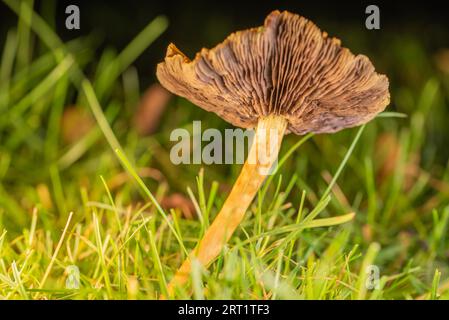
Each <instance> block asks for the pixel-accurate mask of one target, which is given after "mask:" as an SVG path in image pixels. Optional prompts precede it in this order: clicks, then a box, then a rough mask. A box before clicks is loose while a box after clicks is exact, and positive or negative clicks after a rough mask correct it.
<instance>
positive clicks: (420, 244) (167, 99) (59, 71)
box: [0, 0, 449, 299]
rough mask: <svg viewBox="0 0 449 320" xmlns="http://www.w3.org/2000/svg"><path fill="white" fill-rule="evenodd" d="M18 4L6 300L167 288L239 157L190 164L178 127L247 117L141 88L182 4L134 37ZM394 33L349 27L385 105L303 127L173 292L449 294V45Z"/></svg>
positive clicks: (222, 195)
mask: <svg viewBox="0 0 449 320" xmlns="http://www.w3.org/2000/svg"><path fill="white" fill-rule="evenodd" d="M3 2H4V4H3V5H4V6H5V5H6V6H7V7H9V8H10V9H11V12H10V13H11V14H12V15H13V14H15V15H16V17H17V24H16V25H12V26H11V27H10V28H9V31H8V32H7V34H5V35H4V37H3V39H4V41H3V42H0V52H1V53H0V59H1V60H0V299H158V298H160V296H161V294H162V295H164V294H166V293H167V285H168V283H169V281H170V279H171V278H172V277H173V275H174V273H175V272H176V270H177V268H178V267H179V266H180V265H181V263H182V261H183V260H184V259H185V257H186V256H187V254H188V252H189V251H190V250H191V249H192V248H193V247H194V246H195V244H196V243H197V242H198V240H199V239H200V238H201V236H202V235H203V233H204V231H205V230H206V229H207V227H208V226H209V224H210V222H211V221H213V219H214V217H215V215H216V214H217V213H218V211H219V210H220V208H221V207H222V204H223V202H224V200H225V199H226V196H227V194H228V193H229V191H230V188H231V187H232V185H233V182H234V181H235V180H236V177H237V176H238V173H239V170H240V168H241V165H238V164H234V165H230V164H223V165H184V164H180V165H175V164H173V163H172V162H171V161H170V149H171V147H172V146H173V144H174V142H172V141H170V133H171V132H172V131H173V130H174V129H176V128H185V129H187V130H189V131H192V126H193V121H195V120H201V121H202V125H203V127H205V126H207V127H208V128H217V129H219V130H221V131H223V130H224V129H226V128H232V126H231V125H229V124H227V123H226V122H224V121H223V120H222V119H220V118H219V117H218V116H216V115H215V114H212V113H208V112H206V111H204V110H202V109H200V108H198V107H196V106H194V105H193V104H192V103H190V102H189V101H187V100H185V99H183V98H180V97H176V96H173V95H169V94H168V93H167V92H166V91H164V90H163V89H162V88H161V87H160V86H159V85H158V84H157V83H156V82H155V83H154V84H152V85H151V86H150V87H149V88H147V87H143V86H142V85H141V79H140V75H139V69H138V68H137V67H135V66H134V62H135V60H136V59H137V58H138V57H139V56H140V55H141V54H142V53H143V52H144V51H146V50H149V51H151V50H152V44H153V42H154V41H155V40H156V39H158V37H160V36H161V35H162V34H163V33H164V32H166V31H167V30H169V28H170V19H169V18H167V17H165V16H159V17H157V18H155V19H154V20H152V21H149V23H148V25H147V26H146V27H145V28H144V29H142V30H141V32H140V33H139V34H136V35H135V37H134V38H133V39H130V41H129V43H128V44H127V45H126V46H125V47H124V48H121V49H120V50H118V49H116V48H111V47H106V48H104V46H100V45H99V43H98V39H97V38H96V37H95V36H94V35H92V36H82V37H79V38H75V39H73V40H70V41H68V42H63V41H62V40H61V39H60V37H59V36H58V34H57V33H56V32H55V31H54V30H53V28H52V27H51V26H50V25H49V24H48V23H47V19H46V18H45V17H42V16H41V15H40V14H41V13H40V12H39V10H37V11H34V10H33V9H32V7H30V5H29V4H30V3H32V2H31V1H22V2H18V1H14V0H3ZM6 6H5V7H6ZM262 20H263V17H261V21H262ZM329 31H331V30H329ZM2 36H3V35H2ZM354 37H355V38H357V37H356V36H354ZM382 40H383V41H384V42H383V45H382V50H380V49H379V48H377V49H372V48H371V49H370V48H367V47H364V42H363V41H360V42H357V39H353V40H351V41H354V43H358V45H357V46H358V49H360V50H362V51H365V52H368V55H369V56H370V58H372V60H373V62H374V64H375V65H376V67H379V69H380V70H381V72H382V73H385V74H387V75H388V77H389V79H390V83H391V85H390V92H391V103H390V105H389V106H388V107H387V109H386V111H385V112H384V113H381V114H379V115H378V116H377V117H376V118H375V119H374V120H373V121H372V122H370V123H368V124H367V125H365V126H362V127H358V128H352V129H347V130H343V131H341V132H339V133H336V134H332V135H331V134H323V135H312V134H309V135H306V136H302V137H298V136H295V135H288V136H287V137H286V138H285V142H284V144H283V146H282V149H281V152H280V158H279V164H280V166H279V168H278V170H277V172H276V174H274V175H272V176H269V178H268V179H267V180H266V181H265V184H264V185H263V187H262V188H261V189H260V190H259V192H258V195H257V198H256V199H255V200H254V201H253V203H252V205H251V206H250V208H249V210H248V212H247V213H246V217H245V220H244V221H243V223H242V224H241V226H240V227H239V229H238V230H237V232H236V233H235V234H234V236H233V237H232V238H231V241H230V242H229V243H228V245H227V246H226V248H225V250H223V252H222V253H221V255H220V256H219V258H218V259H217V260H216V261H214V262H213V264H212V265H211V266H210V267H209V268H208V269H207V270H206V269H205V268H203V267H201V266H200V265H199V264H195V263H194V264H193V270H192V273H191V279H190V283H189V285H188V286H185V287H183V288H178V290H177V291H176V294H175V297H174V298H186V299H189V298H194V299H448V298H449V264H448V259H449V241H448V238H447V233H448V220H449V170H448V169H447V159H448V156H449V152H448V149H447V145H448V142H449V128H448V126H447V124H446V121H445V120H447V119H448V117H449V67H448V66H449V54H448V51H447V50H449V49H444V48H437V50H434V51H431V50H429V49H428V48H426V47H425V45H424V44H423V43H421V42H420V41H419V40H417V39H416V38H414V37H411V36H404V35H403V34H397V35H394V34H393V35H388V36H385V37H384V38H382ZM219 41H221V39H219V38H218V39H217V42H219ZM348 46H349V45H348ZM198 49H199V48H198ZM160 56H161V57H162V56H163V53H162V52H161V55H160ZM148 110H156V111H154V112H150V111H148ZM148 112H149V113H150V114H151V115H152V116H150V117H148ZM204 129H206V128H203V130H204ZM73 270H75V271H73ZM72 272H76V273H78V272H79V283H78V281H74V280H73V278H72V274H71V273H72Z"/></svg>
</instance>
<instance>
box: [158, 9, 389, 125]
mask: <svg viewBox="0 0 449 320" xmlns="http://www.w3.org/2000/svg"><path fill="white" fill-rule="evenodd" d="M157 77H158V79H159V81H160V82H161V83H162V85H164V86H165V87H166V88H167V89H169V90H170V91H172V92H173V93H176V94H178V95H180V96H182V97H185V98H187V99H188V100H190V101H192V102H193V103H194V104H196V105H198V106H200V107H201V108H203V109H205V110H207V111H212V112H215V113H216V114H218V115H219V116H220V117H222V118H223V119H224V120H226V121H228V122H230V123H231V124H233V125H235V126H238V127H242V128H253V127H255V125H256V124H257V121H258V119H259V118H260V117H266V116H268V115H273V114H274V115H281V116H284V117H285V118H286V119H287V120H288V128H287V130H288V132H294V133H296V134H305V133H308V132H315V133H327V132H335V131H338V130H341V129H344V128H348V127H353V126H357V125H360V124H363V123H365V122H368V121H369V120H371V119H372V118H373V117H374V116H375V115H376V114H377V113H379V112H381V111H382V110H384V109H385V107H386V106H387V105H388V103H389V100H390V96H389V92H388V79H387V77H386V76H384V75H380V74H377V73H376V72H375V70H374V67H373V65H372V64H371V62H370V61H369V59H368V58H367V57H366V56H364V55H357V56H355V55H353V54H352V53H351V52H350V51H349V50H348V49H347V48H343V47H341V45H340V41H339V40H338V39H335V38H330V37H328V36H327V34H326V33H325V32H322V31H321V30H320V29H319V28H318V27H317V26H316V25H315V24H313V23H312V22H311V21H309V20H307V19H306V18H304V17H301V16H299V15H296V14H293V13H290V12H286V11H284V12H279V11H273V12H271V13H270V14H269V15H268V16H267V18H266V19H265V24H264V26H263V27H259V28H252V29H248V30H244V31H238V32H235V33H232V34H231V35H230V36H229V37H228V38H227V39H226V40H225V41H224V42H222V43H221V44H219V45H217V46H216V47H215V48H213V49H210V50H209V49H202V50H201V52H199V53H197V55H196V57H195V59H193V60H190V59H189V58H187V57H186V56H185V55H184V54H183V53H182V52H181V51H179V50H178V49H177V48H176V47H175V46H174V45H173V44H170V45H169V47H168V49H167V54H166V57H165V61H164V62H162V63H160V64H159V65H158V66H157Z"/></svg>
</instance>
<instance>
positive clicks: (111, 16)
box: [0, 0, 449, 82]
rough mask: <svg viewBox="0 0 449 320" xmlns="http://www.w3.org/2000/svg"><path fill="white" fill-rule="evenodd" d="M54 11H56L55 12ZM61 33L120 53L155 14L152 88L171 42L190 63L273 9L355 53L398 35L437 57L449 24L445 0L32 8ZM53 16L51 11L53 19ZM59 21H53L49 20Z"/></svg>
mask: <svg viewBox="0 0 449 320" xmlns="http://www.w3.org/2000/svg"><path fill="white" fill-rule="evenodd" d="M55 4H56V6H55ZM69 4H75V5H78V6H79V8H80V12H81V29H80V30H67V29H66V28H65V26H64V21H65V17H66V14H65V8H66V7H67V6H68V5H69ZM370 4H375V5H377V6H379V8H380V14H381V29H380V30H367V29H366V28H365V19H366V17H367V14H365V8H366V7H367V6H368V5H370ZM35 8H36V9H39V8H40V10H38V11H40V12H41V13H42V15H43V16H44V17H46V20H47V21H48V22H49V23H50V24H51V25H53V26H55V27H56V30H57V31H58V34H59V35H60V36H61V37H62V38H63V39H64V40H69V39H72V38H76V37H79V36H80V35H88V34H91V32H92V31H95V33H96V34H97V35H98V36H99V37H100V39H101V40H102V41H101V42H100V43H101V46H104V47H108V46H111V47H114V48H117V49H120V48H123V47H124V46H125V45H126V44H127V43H128V42H129V41H130V40H131V39H133V38H134V36H135V35H136V34H138V32H139V31H140V30H142V29H143V28H144V27H145V26H146V25H147V24H148V22H149V21H151V20H152V19H153V18H154V17H156V16H157V15H161V14H162V15H165V16H166V17H168V19H169V22H170V26H169V28H168V30H167V32H165V33H164V34H163V35H162V37H160V38H159V39H158V40H157V41H156V42H155V43H154V44H153V45H152V46H151V48H150V50H147V51H146V52H145V53H144V54H143V55H142V56H141V57H140V58H139V59H138V60H137V63H136V65H137V67H138V69H139V73H140V74H141V75H142V76H143V77H142V78H143V79H148V81H150V82H151V81H154V70H155V64H156V63H157V62H158V61H160V60H161V59H162V58H163V56H164V53H165V48H166V46H167V44H168V43H169V42H174V43H176V45H177V46H178V47H179V48H180V49H181V50H183V51H184V52H185V53H186V54H188V55H189V56H193V55H194V53H195V52H196V51H198V50H199V49H200V48H201V47H212V46H214V45H215V44H217V43H218V42H220V41H222V40H223V39H224V38H225V37H226V36H227V35H228V34H229V33H230V32H233V31H235V30H240V29H245V28H248V27H253V26H258V25H261V24H263V20H264V17H265V16H266V15H267V14H268V13H269V12H270V11H272V10H275V9H279V10H289V11H292V12H295V13H299V14H301V15H303V16H305V17H307V18H309V19H311V20H312V21H314V22H315V23H316V24H317V25H318V26H319V27H320V28H322V29H323V30H327V31H328V32H329V33H330V35H332V36H337V37H339V38H341V39H342V41H343V44H345V45H347V46H348V47H350V48H351V49H352V50H353V51H354V52H360V53H363V52H364V51H365V53H368V52H369V53H371V54H372V53H373V52H374V53H375V52H379V53H382V51H383V48H384V47H385V42H388V39H389V38H390V39H391V38H394V37H396V36H398V35H401V36H404V37H406V36H410V37H414V38H415V39H418V40H419V41H420V42H421V43H422V45H423V46H424V48H426V49H428V50H431V51H432V50H437V49H438V48H441V47H447V46H448V42H449V35H448V30H449V28H448V27H449V22H448V21H449V19H448V17H447V16H448V12H447V10H446V9H445V4H444V1H416V2H414V1H413V2H410V1H330V0H296V1H295V0H293V1H285V0H283V1H254V0H250V1H207V0H195V1H174V0H163V1H137V0H127V1H99V0H96V1H79V0H71V1H69V0H58V1H56V0H41V1H36V2H35ZM55 11H56V12H55ZM0 12H1V13H0V22H1V23H0V39H1V41H0V43H3V38H4V36H5V33H6V30H7V29H8V28H9V27H10V26H11V25H13V24H15V23H16V16H15V15H14V14H13V13H12V12H11V11H10V10H9V9H8V8H6V6H5V5H4V4H2V3H1V2H0ZM54 17H56V19H54Z"/></svg>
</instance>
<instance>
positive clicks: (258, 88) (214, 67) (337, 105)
mask: <svg viewBox="0 0 449 320" xmlns="http://www.w3.org/2000/svg"><path fill="white" fill-rule="evenodd" d="M157 77H158V79H159V81H160V82H161V83H162V85H163V86H164V87H166V88H167V89H168V90H170V91H171V92H173V93H176V94H178V95H180V96H182V97H185V98H187V99H188V100H190V101H192V102H193V103H195V104H197V105H198V106H200V107H201V108H203V109H205V110H207V111H212V112H215V113H216V114H218V115H219V116H220V117H222V118H223V119H224V120H226V121H228V122H230V123H231V124H233V125H235V126H238V127H242V128H256V133H255V140H254V142H253V145H252V147H251V149H250V151H249V155H248V159H250V158H251V157H254V158H252V159H256V161H253V162H251V161H249V160H247V161H246V162H245V164H244V166H243V168H242V171H241V173H240V176H239V177H238V179H237V181H236V183H235V185H234V187H233V188H232V190H231V193H230V195H229V197H228V198H227V200H226V201H225V203H224V205H223V208H222V209H221V211H220V212H219V214H218V215H217V217H216V218H215V220H214V222H213V223H212V225H211V226H210V228H209V229H208V230H207V231H206V233H205V235H204V237H203V239H201V241H200V242H199V244H198V246H197V247H196V249H195V250H194V251H193V253H192V255H193V256H194V257H195V258H196V259H198V260H199V262H200V263H201V264H203V265H204V266H206V265H208V264H209V263H210V262H212V261H213V260H214V259H215V258H216V257H217V256H218V254H219V253H220V251H221V250H222V248H223V245H224V244H225V243H226V242H227V241H228V240H229V238H230V237H231V235H232V233H233V232H234V231H235V229H236V228H237V226H238V225H239V223H240V222H241V220H242V219H243V216H244V214H245V212H246V210H247V209H248V207H249V205H250V204H251V202H252V200H253V198H254V196H255V195H256V193H257V190H258V189H259V187H260V186H261V185H262V183H263V181H264V179H265V177H266V172H265V173H263V172H262V171H261V170H260V167H261V166H265V167H270V166H271V165H272V164H273V163H274V162H275V161H276V158H277V154H278V152H279V148H280V141H281V140H282V137H283V136H284V134H286V133H289V132H293V133H295V134H298V135H302V134H306V133H308V132H314V133H331V132H336V131H339V130H341V129H344V128H348V127H354V126H358V125H361V124H363V123H366V122H368V121H369V120H371V119H372V118H374V117H375V115H376V114H377V113H379V112H381V111H382V110H384V109H385V107H386V106H387V105H388V103H389V92H388V79H387V77H386V76H384V75H380V74H377V73H376V72H375V70H374V67H373V65H372V64H371V62H370V60H369V59H368V58H367V57H366V56H364V55H353V54H352V53H351V52H350V51H349V50H348V49H346V48H343V47H341V45H340V40H338V39H336V38H330V37H328V35H327V33H325V32H322V31H321V30H320V29H319V28H318V27H317V26H316V25H315V24H313V23H312V22H311V21H309V20H307V19H306V18H304V17H301V16H299V15H297V14H293V13H290V12H286V11H284V12H279V11H273V12H271V13H270V14H269V15H268V16H267V18H266V19H265V24H264V26H262V27H259V28H252V29H249V30H244V31H239V32H235V33H233V34H231V35H230V36H229V37H228V38H227V39H226V40H225V41H224V42H223V43H221V44H219V45H217V46H216V47H215V48H213V49H210V50H208V49H202V50H201V52H199V53H197V55H196V57H195V59H194V60H190V59H189V58H187V57H186V56H185V55H184V54H183V53H182V52H181V51H179V50H178V49H177V48H176V47H175V46H174V45H173V44H170V45H169V47H168V49H167V54H166V57H165V61H164V62H162V63H160V64H159V65H158V66H157ZM262 135H263V136H264V137H265V138H262ZM271 138H278V141H279V143H278V144H276V145H275V146H274V147H273V146H272V145H269V144H268V143H267V141H269V140H270V139H271ZM267 148H271V150H270V152H268V154H269V161H268V163H267V162H266V161H265V162H264V163H261V161H260V159H259V156H258V155H259V153H258V150H261V149H262V150H265V149H267ZM191 258H192V257H190V258H188V259H186V261H185V262H184V263H183V265H182V266H181V268H180V269H179V270H178V272H177V273H176V275H175V277H174V279H173V280H172V281H171V283H170V285H169V293H170V294H172V293H173V288H174V286H175V285H181V284H183V283H185V282H186V280H187V279H188V275H189V272H190V269H191V265H190V260H191Z"/></svg>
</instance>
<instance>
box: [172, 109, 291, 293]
mask: <svg viewBox="0 0 449 320" xmlns="http://www.w3.org/2000/svg"><path fill="white" fill-rule="evenodd" d="M286 128H287V120H286V119H285V118H284V117H282V116H274V115H270V116H267V117H264V118H260V119H259V121H258V123H257V129H256V132H255V135H254V140H253V143H252V145H251V148H250V151H249V154H248V158H247V160H246V162H245V164H244V165H243V168H242V171H241V172H240V175H239V177H238V178H237V181H236V182H235V184H234V186H233V188H232V190H231V193H230V194H229V196H228V198H227V199H226V201H225V203H224V205H223V207H222V209H221V210H220V212H219V213H218V215H217V216H216V218H215V220H214V221H213V223H212V224H211V225H210V227H209V228H208V229H207V230H206V233H205V234H204V236H203V238H202V239H201V240H200V242H199V243H198V245H197V247H196V248H195V249H194V250H193V251H192V253H191V255H190V257H188V258H187V259H186V260H185V261H184V263H183V264H182V266H181V267H180V268H179V269H178V271H177V272H176V274H175V276H174V278H173V279H172V280H171V282H170V283H169V285H168V288H167V289H168V294H169V296H173V293H174V288H175V287H176V286H181V285H183V284H185V283H186V282H187V280H188V279H189V274H190V271H191V261H192V259H196V260H197V261H199V262H200V263H201V265H203V266H207V265H209V264H210V263H211V262H212V261H213V260H214V259H215V258H216V257H217V256H218V255H219V254H220V252H221V250H222V249H223V247H224V245H225V244H226V243H227V242H228V240H229V238H230V237H231V236H232V234H233V233H234V231H235V230H236V229H237V227H238V226H239V224H240V222H241V221H242V220H243V217H244V215H245V212H246V210H247V209H248V207H249V206H250V204H251V202H252V200H253V199H254V197H255V195H256V193H257V191H258V190H259V188H260V186H261V185H262V183H263V182H264V180H265V178H266V176H267V175H268V174H269V173H270V170H272V168H273V165H274V164H275V163H276V161H277V156H278V154H279V149H280V146H281V142H282V138H283V136H284V133H285V130H286Z"/></svg>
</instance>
